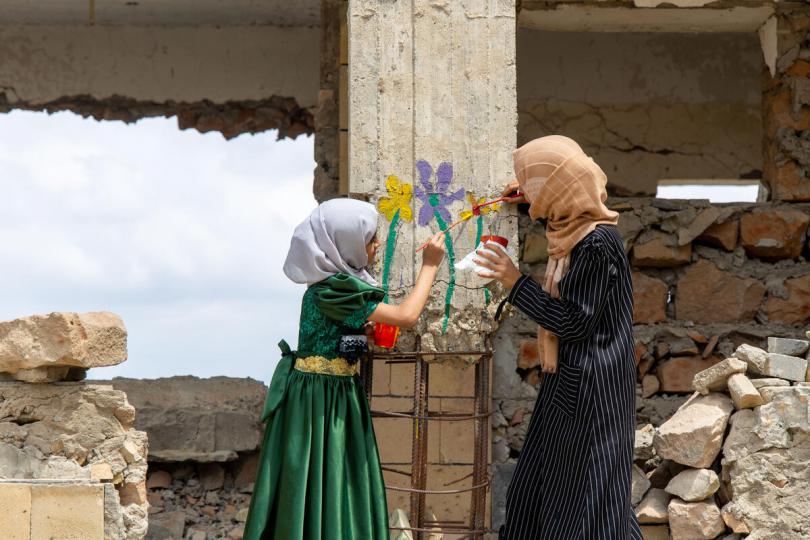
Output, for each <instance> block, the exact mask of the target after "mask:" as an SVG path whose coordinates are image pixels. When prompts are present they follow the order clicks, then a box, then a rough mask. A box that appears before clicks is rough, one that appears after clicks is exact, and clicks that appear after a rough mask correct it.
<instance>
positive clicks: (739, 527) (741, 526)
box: [720, 505, 751, 534]
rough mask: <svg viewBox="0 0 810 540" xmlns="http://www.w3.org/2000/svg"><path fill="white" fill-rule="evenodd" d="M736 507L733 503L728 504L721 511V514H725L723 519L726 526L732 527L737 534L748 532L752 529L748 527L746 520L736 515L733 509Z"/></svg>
mask: <svg viewBox="0 0 810 540" xmlns="http://www.w3.org/2000/svg"><path fill="white" fill-rule="evenodd" d="M733 509H734V506H733V505H726V506H724V507H723V509H722V510H721V511H720V514H721V515H722V516H723V521H724V522H725V524H726V527H728V528H729V529H731V530H732V531H733V532H734V533H736V534H748V533H750V532H751V530H750V529H749V528H748V525H746V524H745V522H744V521H743V520H742V519H740V518H738V517H737V516H735V515H734V514H733V513H732V511H733Z"/></svg>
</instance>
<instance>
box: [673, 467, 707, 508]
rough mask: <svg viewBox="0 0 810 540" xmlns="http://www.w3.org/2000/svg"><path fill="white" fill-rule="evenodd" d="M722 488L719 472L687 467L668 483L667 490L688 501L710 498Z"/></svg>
mask: <svg viewBox="0 0 810 540" xmlns="http://www.w3.org/2000/svg"><path fill="white" fill-rule="evenodd" d="M718 489H720V479H719V478H718V477H717V473H715V472H714V471H712V470H710V469H687V470H685V471H682V472H681V473H679V474H678V475H676V476H675V478H673V479H672V480H670V481H669V484H667V487H666V492H667V493H669V494H670V495H674V496H676V497H680V498H681V499H683V500H684V501H687V502H697V501H702V500H704V499H708V498H709V497H711V496H712V495H714V493H715V492H716V491H717V490H718Z"/></svg>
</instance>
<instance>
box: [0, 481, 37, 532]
mask: <svg viewBox="0 0 810 540" xmlns="http://www.w3.org/2000/svg"><path fill="white" fill-rule="evenodd" d="M0 516H2V519H0V538H3V540H29V538H30V537H31V536H30V535H31V486H30V485H29V484H6V483H0Z"/></svg>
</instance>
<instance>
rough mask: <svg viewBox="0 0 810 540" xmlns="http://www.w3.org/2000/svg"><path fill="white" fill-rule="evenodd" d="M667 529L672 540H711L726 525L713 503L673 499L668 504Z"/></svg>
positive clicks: (724, 528)
mask: <svg viewBox="0 0 810 540" xmlns="http://www.w3.org/2000/svg"><path fill="white" fill-rule="evenodd" d="M669 528H670V532H671V533H672V540H701V539H703V540H711V539H712V538H716V537H717V536H718V535H719V534H721V533H722V532H723V531H724V530H726V525H725V523H723V518H722V517H721V516H720V509H719V508H718V507H717V505H716V504H715V503H714V501H704V502H685V501H682V500H681V499H677V498H675V499H672V501H670V503H669Z"/></svg>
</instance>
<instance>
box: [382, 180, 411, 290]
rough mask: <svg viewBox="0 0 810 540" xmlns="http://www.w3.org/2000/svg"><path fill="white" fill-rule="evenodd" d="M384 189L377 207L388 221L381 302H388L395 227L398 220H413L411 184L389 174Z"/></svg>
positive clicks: (396, 227)
mask: <svg viewBox="0 0 810 540" xmlns="http://www.w3.org/2000/svg"><path fill="white" fill-rule="evenodd" d="M385 190H386V191H387V192H388V197H382V198H381V199H380V201H379V202H378V203H377V208H379V210H380V212H381V213H382V214H383V215H384V216H385V217H386V218H387V219H388V221H390V222H391V223H389V225H388V239H387V240H386V243H385V257H384V258H383V272H382V286H383V290H384V291H385V297H384V298H383V302H388V289H389V284H388V282H389V280H390V276H391V260H392V259H393V258H394V251H395V249H396V245H397V229H398V226H399V222H400V220H405V221H411V220H413V210H411V199H413V186H412V185H411V184H407V183H404V182H400V181H399V178H397V177H396V176H394V175H390V176H389V177H388V178H386V180H385Z"/></svg>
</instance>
